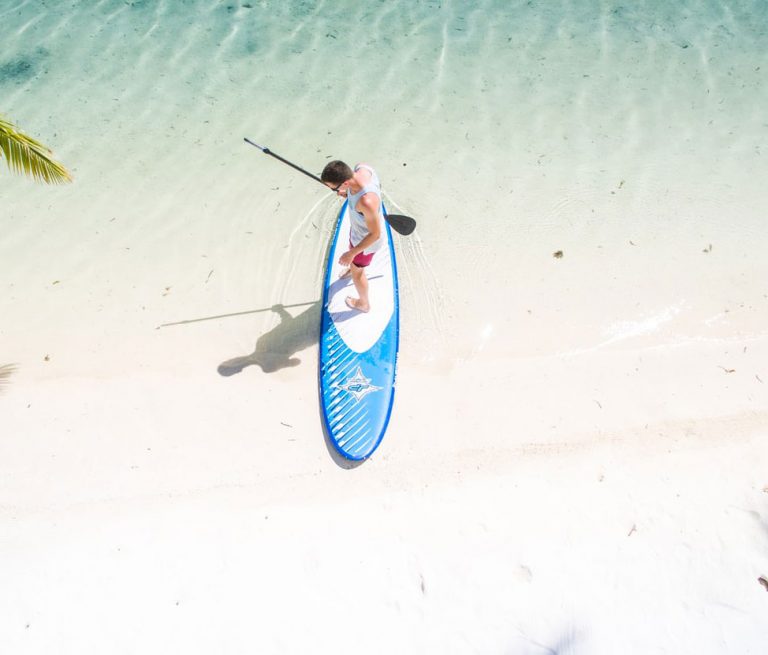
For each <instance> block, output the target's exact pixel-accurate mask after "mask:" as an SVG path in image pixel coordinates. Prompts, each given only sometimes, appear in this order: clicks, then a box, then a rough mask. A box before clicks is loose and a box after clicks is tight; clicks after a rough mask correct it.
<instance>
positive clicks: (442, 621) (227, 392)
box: [0, 340, 768, 654]
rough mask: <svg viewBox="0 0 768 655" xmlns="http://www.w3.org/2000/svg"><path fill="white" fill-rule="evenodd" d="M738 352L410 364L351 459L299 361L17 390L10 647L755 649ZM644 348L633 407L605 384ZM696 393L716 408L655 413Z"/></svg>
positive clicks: (751, 348)
mask: <svg viewBox="0 0 768 655" xmlns="http://www.w3.org/2000/svg"><path fill="white" fill-rule="evenodd" d="M745 345H746V346H747V352H749V353H751V354H752V355H754V357H755V358H756V360H760V359H762V357H763V356H764V355H766V352H765V349H766V344H764V343H763V341H754V340H753V341H751V342H749V343H748V344H745ZM734 346H736V347H734ZM724 348H728V349H729V350H730V351H732V352H736V353H739V354H740V355H741V356H742V358H743V359H741V360H738V361H737V362H736V363H735V364H734V366H735V370H733V372H730V373H728V372H726V371H724V370H721V369H719V368H718V367H717V365H716V364H714V363H713V362H716V361H718V359H719V358H720V357H721V356H722V354H723V350H724ZM743 348H744V345H742V344H727V343H722V342H712V343H701V344H684V345H681V346H679V347H677V348H650V349H645V350H641V351H625V352H603V353H600V352H598V353H591V354H590V355H589V356H588V357H581V356H566V357H562V358H550V359H540V360H534V359H532V360H520V361H517V362H516V363H515V365H514V373H513V377H514V380H513V381H510V379H509V378H510V372H509V369H508V367H507V365H506V363H501V364H499V365H494V364H492V363H489V362H487V361H476V360H473V361H468V362H466V363H464V364H461V365H457V366H456V367H455V369H454V370H453V371H452V372H451V373H450V374H448V375H447V376H446V375H444V374H430V373H427V372H419V371H418V369H415V368H413V367H406V368H405V369H404V372H403V375H401V378H400V382H399V385H398V397H397V399H396V406H397V412H396V414H395V415H394V416H393V422H392V425H391V431H390V434H388V436H387V437H386V438H385V440H384V442H383V444H382V447H381V448H380V450H379V451H378V453H377V454H376V456H375V457H374V458H373V459H372V460H371V461H369V462H367V463H365V464H364V465H362V466H359V467H357V468H352V469H349V470H344V469H342V468H339V467H338V466H337V465H336V464H335V463H334V462H333V460H332V457H331V455H330V452H329V450H328V447H327V446H326V445H325V444H324V443H323V441H322V437H321V434H320V430H319V429H318V422H319V416H318V412H317V409H316V407H314V406H313V405H312V401H313V396H314V393H315V389H314V380H313V379H312V376H310V375H306V374H305V372H306V373H309V372H310V371H309V369H311V368H312V367H313V364H312V363H311V362H312V361H313V359H312V355H313V354H316V351H315V349H314V348H312V349H308V350H307V351H305V352H304V356H305V358H306V360H307V362H310V363H308V364H304V365H302V366H299V367H298V368H295V369H291V370H287V371H283V372H280V373H276V374H274V375H272V376H266V375H264V374H263V373H261V372H260V371H258V370H257V369H256V368H255V367H251V368H249V369H246V371H247V372H244V373H243V374H241V375H240V376H239V377H234V378H230V379H228V380H226V382H225V381H222V380H220V379H215V378H211V377H210V376H205V375H203V376H201V375H192V376H187V377H184V378H177V377H167V376H155V375H152V376H142V377H130V378H127V377H126V378H120V379H114V380H103V381H101V382H98V383H92V382H89V381H85V380H81V381H78V382H77V383H76V384H74V385H73V384H72V383H71V382H69V383H68V382H50V383H46V384H37V385H35V386H34V387H28V386H27V385H26V384H24V383H23V382H19V383H18V384H16V385H13V386H11V387H10V388H9V390H8V391H7V393H6V395H5V397H4V399H3V400H4V407H5V409H6V412H7V416H8V417H9V418H10V420H11V424H12V425H17V426H21V425H23V421H22V420H21V417H22V416H24V415H26V416H27V417H28V420H30V421H32V423H33V424H34V425H35V426H36V427H35V429H34V430H33V431H30V432H29V433H25V432H24V430H23V428H20V429H19V430H18V432H17V433H16V434H15V435H14V440H13V441H14V443H13V445H12V447H9V446H8V441H6V447H5V448H4V449H3V451H2V453H0V455H2V458H1V459H2V462H3V470H2V478H3V480H4V481H5V484H6V486H7V488H8V490H9V491H10V492H11V493H10V496H8V495H7V496H6V497H7V499H8V504H6V505H5V507H4V508H3V518H4V521H3V522H4V525H5V532H4V539H3V542H2V549H3V557H2V562H3V566H2V569H1V575H0V585H2V587H3V588H5V589H14V594H12V595H4V596H3V597H2V601H0V626H1V627H2V633H3V634H4V635H6V638H5V639H6V644H7V647H8V648H9V651H10V652H14V653H43V652H50V650H51V648H52V646H53V645H55V647H56V651H57V652H59V653H82V652H103V651H109V652H114V653H134V652H142V653H163V652H168V651H184V652H190V653H206V652H241V651H244V650H261V651H266V652H307V651H308V650H313V651H315V652H340V653H359V652H370V653H389V652H393V651H394V650H398V651H400V652H408V653H467V652H478V653H486V652H508V651H511V652H514V653H532V654H538V653H548V652H558V653H606V654H607V653H615V652H619V651H621V650H622V649H624V648H626V644H631V647H630V648H628V650H627V652H637V653H647V652H653V653H680V652H697V653H713V654H714V653H723V652H739V653H742V652H743V653H749V652H757V651H755V650H754V649H753V650H750V648H753V645H754V644H756V643H760V642H761V640H762V638H763V637H764V636H765V631H764V628H763V622H762V621H761V620H760V619H759V617H760V616H761V615H762V612H763V611H764V603H765V602H766V597H765V590H764V589H763V588H762V587H761V586H760V585H759V584H758V582H757V578H758V576H760V575H765V573H766V570H768V558H767V557H766V552H768V549H766V546H767V545H768V543H767V541H768V537H766V532H765V525H766V519H767V516H766V513H765V497H766V493H765V489H764V488H765V487H766V485H767V484H768V480H767V479H766V478H765V476H764V475H763V473H764V471H765V470H768V461H766V460H768V456H766V451H765V448H764V440H765V436H766V430H765V427H766V424H767V423H768V417H767V416H766V412H765V410H764V409H762V410H761V409H760V407H761V403H762V401H763V399H764V393H765V391H764V385H763V383H761V382H760V381H759V380H758V379H756V378H755V374H754V372H753V371H752V370H751V366H752V364H751V362H753V361H755V360H753V359H752V358H748V357H747V355H746V354H745V353H744V352H743ZM640 356H642V359H643V361H644V362H645V367H646V370H644V372H642V373H641V372H639V371H638V372H634V371H633V373H634V374H635V375H640V376H641V378H642V376H645V377H644V378H642V379H641V380H640V381H639V383H638V387H637V392H636V394H635V395H634V396H632V397H629V396H628V395H627V394H626V393H622V392H621V391H620V390H616V389H613V388H612V384H611V383H612V381H613V380H615V379H616V378H617V377H618V375H619V373H620V372H621V371H623V370H628V367H629V365H630V364H633V363H635V362H637V359H638V357H640ZM686 362H687V365H685V366H683V363H686ZM729 370H731V369H729ZM505 379H506V380H507V388H508V390H510V396H509V397H508V398H507V399H506V401H505V402H504V403H500V402H494V403H490V402H489V403H487V404H484V403H483V398H484V397H487V398H488V399H489V400H494V399H496V397H495V396H494V395H493V393H492V392H491V391H490V389H493V388H494V386H496V385H498V384H500V383H501V381H503V380H505ZM663 380H666V384H667V385H668V386H663V385H662V381H663ZM579 381H581V384H579ZM692 384H696V385H698V389H699V391H700V392H701V394H702V396H701V397H702V398H703V399H713V398H719V399H718V400H716V401H712V402H709V403H708V405H707V406H706V407H705V406H703V405H702V404H701V402H699V403H698V404H696V405H695V407H692V406H690V405H686V402H687V403H695V401H694V400H692V397H691V396H690V395H688V396H687V398H688V399H687V400H686V401H684V402H681V403H680V404H677V403H674V402H672V403H670V402H669V400H670V398H671V397H672V395H673V394H674V390H675V389H676V388H689V387H690V386H691V385H692ZM543 388H547V389H549V390H550V391H551V394H552V396H551V398H555V399H558V400H557V401H556V402H554V403H552V404H549V405H547V404H546V400H545V399H543V398H542V396H543V395H544V394H543V393H542V389H543ZM424 389H430V390H431V392H430V394H429V395H424V393H423V390H424ZM568 389H570V391H571V393H570V394H568V393H567V390H568ZM715 389H719V395H718V394H715V393H714V392H713V391H714V390H715ZM761 394H762V395H761ZM459 396H463V397H464V398H465V401H466V402H465V403H463V404H462V403H458V402H456V399H457V398H458V397H459ZM496 400H498V399H496ZM297 403H300V405H299V406H297ZM633 407H640V408H641V411H636V413H634V414H633V410H632V408H633ZM471 408H477V411H476V412H474V413H473V414H468V413H467V412H469V411H471ZM435 416H440V417H441V418H440V426H441V429H439V430H435V429H434V425H435ZM691 416H697V417H698V418H695V419H694V418H691ZM115 417H120V421H115ZM505 419H506V422H505ZM177 425H183V426H184V429H183V430H178V429H175V427H174V426H177ZM214 442H215V443H216V447H215V448H213V447H212V443H214ZM637 617H642V620H638V618H637Z"/></svg>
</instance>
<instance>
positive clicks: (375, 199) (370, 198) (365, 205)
mask: <svg viewBox="0 0 768 655" xmlns="http://www.w3.org/2000/svg"><path fill="white" fill-rule="evenodd" d="M357 206H358V208H359V209H370V210H371V211H374V212H375V211H376V210H377V209H378V208H379V196H377V195H376V194H375V193H373V192H371V191H369V192H368V193H365V194H363V197H362V198H360V200H359V201H358V203H357Z"/></svg>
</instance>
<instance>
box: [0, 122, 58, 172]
mask: <svg viewBox="0 0 768 655" xmlns="http://www.w3.org/2000/svg"><path fill="white" fill-rule="evenodd" d="M0 153H2V155H3V156H4V157H5V160H6V161H7V162H8V167H9V168H10V169H11V170H12V171H15V172H17V173H25V174H27V175H31V176H32V177H33V178H35V179H36V180H40V181H42V182H47V183H48V184H59V183H61V182H71V181H72V176H71V175H70V174H69V171H68V170H67V169H66V168H64V166H62V165H61V164H60V163H59V162H57V161H56V160H55V159H53V158H52V157H51V154H52V153H51V151H50V150H48V148H46V147H45V146H44V145H43V144H42V143H40V142H39V141H35V139H33V138H32V137H29V136H27V135H26V134H24V133H23V132H20V131H19V130H17V129H16V128H15V127H14V126H13V125H12V124H11V123H9V122H8V121H7V120H5V119H4V118H2V117H0Z"/></svg>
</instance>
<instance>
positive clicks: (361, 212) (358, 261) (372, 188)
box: [320, 160, 384, 312]
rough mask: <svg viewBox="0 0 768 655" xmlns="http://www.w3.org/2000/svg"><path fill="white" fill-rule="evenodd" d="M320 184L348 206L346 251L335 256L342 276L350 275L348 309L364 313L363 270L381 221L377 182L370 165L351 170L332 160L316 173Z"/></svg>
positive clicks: (373, 250)
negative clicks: (352, 292) (354, 293)
mask: <svg viewBox="0 0 768 655" xmlns="http://www.w3.org/2000/svg"><path fill="white" fill-rule="evenodd" d="M320 179H321V180H322V181H323V184H325V186H327V187H328V188H329V189H331V190H332V191H335V192H336V193H337V194H338V195H340V196H342V197H344V198H346V199H347V202H348V203H349V219H350V231H349V250H347V252H345V253H344V254H343V255H342V256H341V257H339V264H341V265H342V266H346V267H348V268H347V270H346V271H345V272H344V273H343V274H342V277H343V276H345V275H351V276H352V282H353V283H354V285H355V290H356V291H357V295H358V297H357V298H352V297H351V296H347V298H346V303H347V305H348V306H349V307H350V308H351V309H356V310H357V311H360V312H368V311H370V309H371V304H370V301H369V298H368V278H367V277H366V276H365V267H366V266H368V265H369V264H370V263H371V261H372V260H373V256H374V255H375V254H376V251H377V250H379V248H381V236H382V231H383V230H382V222H383V220H384V216H383V213H382V209H381V182H379V176H378V175H376V171H374V170H373V169H372V168H371V167H370V166H367V165H366V164H358V165H357V166H355V168H354V170H353V169H351V168H350V167H349V166H348V165H347V164H345V163H344V162H343V161H338V160H336V161H332V162H330V163H328V165H327V166H326V167H325V168H324V169H323V172H322V173H321V174H320Z"/></svg>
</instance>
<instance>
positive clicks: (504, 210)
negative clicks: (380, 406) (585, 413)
mask: <svg viewBox="0 0 768 655" xmlns="http://www.w3.org/2000/svg"><path fill="white" fill-rule="evenodd" d="M0 25H2V27H1V28H0V29H1V30H2V38H1V39H0V108H1V110H2V112H3V113H5V114H6V115H7V116H8V117H10V118H11V119H12V120H14V121H15V122H17V123H18V124H19V125H20V126H21V127H22V128H23V129H25V130H26V131H28V132H29V133H31V134H33V135H35V136H37V137H39V138H40V139H42V140H43V141H44V142H45V143H47V144H49V145H50V146H51V147H53V148H54V150H55V152H56V155H57V156H58V157H59V158H60V159H61V160H62V161H63V162H65V163H66V164H67V165H68V166H69V167H70V168H71V169H72V170H73V172H74V174H75V177H76V183H75V184H74V185H72V186H70V187H67V188H58V189H48V188H40V187H37V186H35V185H33V184H32V183H31V182H28V181H26V180H22V179H19V178H16V177H13V176H11V175H9V174H6V173H3V174H2V176H1V177H0V202H2V207H3V209H2V214H1V215H0V221H2V237H1V240H0V254H1V255H2V256H3V259H4V260H6V261H13V262H14V265H13V267H12V269H11V270H9V269H8V268H6V270H4V271H3V284H4V286H5V288H6V289H7V290H8V291H10V294H5V295H6V299H5V300H4V301H3V302H4V303H5V307H4V311H3V314H5V315H6V316H7V315H14V316H17V317H18V323H17V325H18V327H16V328H11V329H10V333H9V335H10V336H13V335H14V334H16V335H21V334H22V332H23V331H24V330H27V329H29V328H30V326H32V327H33V328H35V329H40V330H45V331H47V332H46V333H50V328H49V327H45V326H47V324H48V322H47V321H46V320H45V317H44V316H43V317H42V318H41V311H40V308H39V307H37V306H30V305H29V304H28V303H26V302H25V300H24V298H25V297H27V296H28V295H29V294H30V293H31V290H33V289H34V288H38V287H39V286H40V285H44V284H50V283H51V281H52V280H53V279H57V278H59V277H61V276H66V277H67V278H68V280H69V284H70V288H72V286H76V287H80V289H81V290H82V287H83V286H88V287H89V288H90V291H89V293H88V294H87V296H86V297H85V298H83V297H82V294H81V296H80V297H81V301H80V302H79V303H78V307H77V310H76V311H77V314H78V315H82V313H83V312H85V313H90V314H92V315H93V316H94V317H95V318H96V315H97V314H99V316H98V317H97V318H98V320H95V321H94V323H93V324H94V325H97V324H99V323H100V324H101V325H102V326H103V325H109V326H111V327H110V328H109V329H114V330H116V331H117V333H120V330H121V326H124V325H126V322H128V323H135V322H136V321H139V322H140V321H141V313H142V310H141V307H144V308H145V310H146V309H149V310H151V309H152V308H153V307H154V308H157V305H152V304H151V303H150V301H149V300H148V297H149V296H152V298H155V297H156V296H157V295H158V293H157V291H158V290H160V291H162V290H163V289H165V287H171V288H172V289H173V292H172V293H173V294H175V295H174V296H173V301H170V300H168V301H167V308H168V311H167V315H168V319H169V320H171V319H177V318H178V319H189V318H196V316H189V315H188V311H187V312H185V306H189V304H190V303H194V304H195V305H198V304H199V301H200V294H201V293H206V294H208V296H207V302H208V304H209V306H210V315H217V314H225V313H228V312H236V311H240V310H248V309H249V308H253V307H269V306H271V305H272V304H274V303H277V302H283V303H286V304H288V303H292V302H303V301H310V300H313V299H316V297H317V295H318V294H319V286H320V284H319V282H320V278H321V272H322V271H321V269H322V265H323V254H324V248H325V244H326V242H327V239H328V236H329V232H330V229H331V225H332V223H333V218H334V215H335V212H336V211H337V208H338V205H337V201H336V200H335V199H333V198H332V197H329V196H327V195H325V193H324V191H323V190H322V188H320V187H319V186H316V185H315V184H314V183H313V182H311V181H310V180H308V179H306V178H303V177H302V176H300V175H299V174H296V173H294V172H292V171H291V170H290V169H288V168H285V167H283V166H282V165H280V164H278V163H276V162H274V161H272V160H270V159H268V158H266V157H264V156H263V155H261V154H260V153H258V151H256V150H255V149H253V148H250V146H247V145H245V144H244V143H243V141H242V138H243V137H244V136H249V137H251V138H252V139H254V140H256V141H257V142H260V143H265V144H267V145H269V146H270V147H271V148H273V149H274V150H275V151H276V152H278V153H280V154H282V155H283V156H285V157H287V158H289V159H292V160H294V161H296V162H297V163H299V164H300V165H303V166H305V167H307V168H309V169H310V170H313V171H319V170H320V169H321V168H322V166H323V165H324V163H325V162H326V161H327V160H328V159H329V158H331V157H333V158H336V157H339V158H343V159H347V160H350V161H358V160H366V161H369V162H371V163H373V164H375V165H376V166H377V168H378V169H379V171H380V173H381V175H382V177H383V179H384V182H385V189H386V191H387V193H388V199H389V201H390V203H391V204H392V206H393V207H395V208H396V209H397V208H400V210H401V212H402V213H408V214H411V215H413V216H414V217H416V218H417V219H418V221H419V230H418V232H417V234H416V235H415V236H414V237H412V238H410V239H401V240H400V241H399V244H400V245H399V248H400V266H401V273H402V276H403V305H404V313H403V321H404V324H403V328H404V334H405V337H406V339H405V340H404V342H403V343H404V356H406V357H411V358H412V359H413V360H414V361H418V360H423V359H429V358H438V359H439V358H440V357H441V356H443V355H445V356H447V357H449V358H450V357H456V356H458V357H459V358H462V357H474V356H480V355H479V354H478V353H479V352H480V350H482V351H483V352H484V353H493V356H494V357H498V356H502V355H513V356H528V355H531V354H534V355H537V354H551V353H557V352H567V351H570V350H574V349H576V350H578V349H582V348H591V347H595V346H598V345H599V344H600V343H602V342H603V341H604V339H605V334H606V331H607V332H609V333H610V331H611V329H612V328H611V326H612V325H616V324H621V323H622V322H627V321H629V322H632V321H635V322H640V323H642V322H643V321H647V320H648V319H649V317H650V318H652V317H653V316H654V315H656V314H662V315H664V314H665V312H666V313H668V312H669V311H670V308H675V307H678V308H680V311H679V312H678V313H676V314H675V316H674V319H673V320H672V323H673V327H674V329H673V331H672V333H671V334H670V338H671V339H680V338H690V337H700V336H702V335H703V336H707V335H710V334H715V333H716V330H715V331H714V332H713V328H711V324H705V321H706V320H708V319H710V318H711V317H712V316H714V315H715V314H717V313H718V312H721V311H723V309H724V308H725V307H726V305H727V304H728V303H742V304H747V305H749V306H751V307H752V308H753V310H754V312H753V314H750V315H749V316H747V317H746V318H745V319H744V320H745V321H746V326H747V331H750V330H751V331H752V332H754V333H760V331H761V330H762V329H763V328H761V325H764V322H765V321H764V319H765V318H766V314H767V312H766V303H765V299H764V296H763V294H762V291H760V288H759V287H760V285H759V284H758V283H757V280H760V279H762V280H764V279H766V275H765V274H766V272H767V271H766V264H765V263H764V257H763V256H762V249H764V248H765V247H766V246H768V237H766V230H765V229H764V218H765V207H766V202H765V201H766V193H765V190H764V180H765V179H768V166H767V165H766V160H767V158H768V139H767V136H768V118H766V113H765V107H766V106H768V90H767V88H768V87H767V86H766V74H767V73H768V58H767V57H766V52H768V48H767V46H768V32H767V30H768V3H767V2H765V0H743V1H739V2H714V1H712V2H708V1H703V0H685V1H682V2H675V3H666V2H652V1H646V2H635V3H621V2H618V1H614V0H612V1H608V0H603V1H602V2H591V1H576V0H574V1H570V2H566V1H561V2H555V1H553V2H537V1H533V0H531V1H525V2H523V1H510V0H481V1H477V2H475V1H473V2H459V1H450V0H440V1H437V0H435V1H431V2H426V1H424V2H419V1H414V0H407V1H395V0H387V1H386V2H355V3H352V2H322V1H321V2H308V1H306V2H299V1H280V2H269V1H266V0H261V1H259V0H252V1H251V2H214V1H212V0H194V1H192V0H190V1H184V2H182V1H179V0H175V1H171V0H164V1H163V0H157V1H154V0H135V1H133V2H127V1H117V0H110V1H107V0H103V1H101V2H96V3H93V2H72V3H66V4H61V3H54V2H43V1H42V0H37V1H33V0H27V1H26V2H20V3H18V2H10V1H8V0H6V1H5V2H3V3H2V4H1V5H0ZM710 245H712V248H711V250H710V252H709V253H703V251H704V250H705V249H706V248H707V247H708V246H710ZM557 250H562V251H563V253H564V257H563V258H562V259H560V260H557V259H555V258H553V257H552V253H553V252H555V251H557ZM19 252H24V253H26V256H25V257H23V258H19V257H14V256H13V253H19ZM707 254H708V255H711V256H709V257H708V256H707ZM212 260H214V261H213V262H212ZM149 266H154V267H156V271H157V276H158V279H157V281H156V283H155V286H154V287H152V288H151V289H149V288H147V287H146V282H144V281H139V282H134V283H131V282H130V279H131V277H132V276H134V277H135V272H136V271H141V270H146V267H149ZM211 270H214V271H215V273H214V274H213V275H212V276H211V277H210V278H208V280H207V281H206V285H205V286H204V287H203V285H201V281H202V280H203V279H205V278H206V276H207V275H209V274H210V271H211ZM137 285H138V286H137ZM738 285H741V286H740V287H739V288H740V291H738V292H737V291H736V290H735V289H736V288H737V286H738ZM155 287H157V288H155ZM4 293H5V292H4ZM63 298H64V296H62V295H60V296H59V298H51V305H49V306H47V309H48V310H49V311H50V312H51V313H52V314H53V313H56V312H63V313H65V314H67V313H72V312H74V311H75V310H73V309H72V302H71V299H70V300H64V299H63ZM185 298H186V299H185ZM152 302H155V300H153V301H152ZM173 302H175V303H177V304H175V305H174V304H172V303H173ZM57 303H60V304H57ZM74 319H75V316H74V314H72V320H74ZM255 319H258V320H260V321H262V323H260V324H259V326H260V328H259V329H266V328H267V327H268V326H269V325H270V321H274V320H275V318H274V317H273V316H271V315H258V316H256V317H255ZM565 320H567V321H568V323H567V329H564V323H563V321H565ZM22 326H23V327H22ZM132 327H135V325H133V326H132ZM226 329H232V330H235V331H237V330H238V329H239V328H226ZM94 330H96V328H94ZM244 330H246V331H247V335H253V332H254V326H253V324H249V325H248V326H247V327H245V328H244ZM132 334H135V331H134V332H132ZM717 334H719V333H717ZM127 335H128V332H126V337H127ZM531 335H535V336H533V337H531ZM92 336H94V335H92ZM250 338H251V336H245V334H244V335H243V339H244V340H246V341H247V340H248V339H250ZM611 339H614V337H611ZM614 340H615V339H614ZM190 343H191V342H190ZM490 345H492V346H493V347H490ZM105 346H106V344H105Z"/></svg>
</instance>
